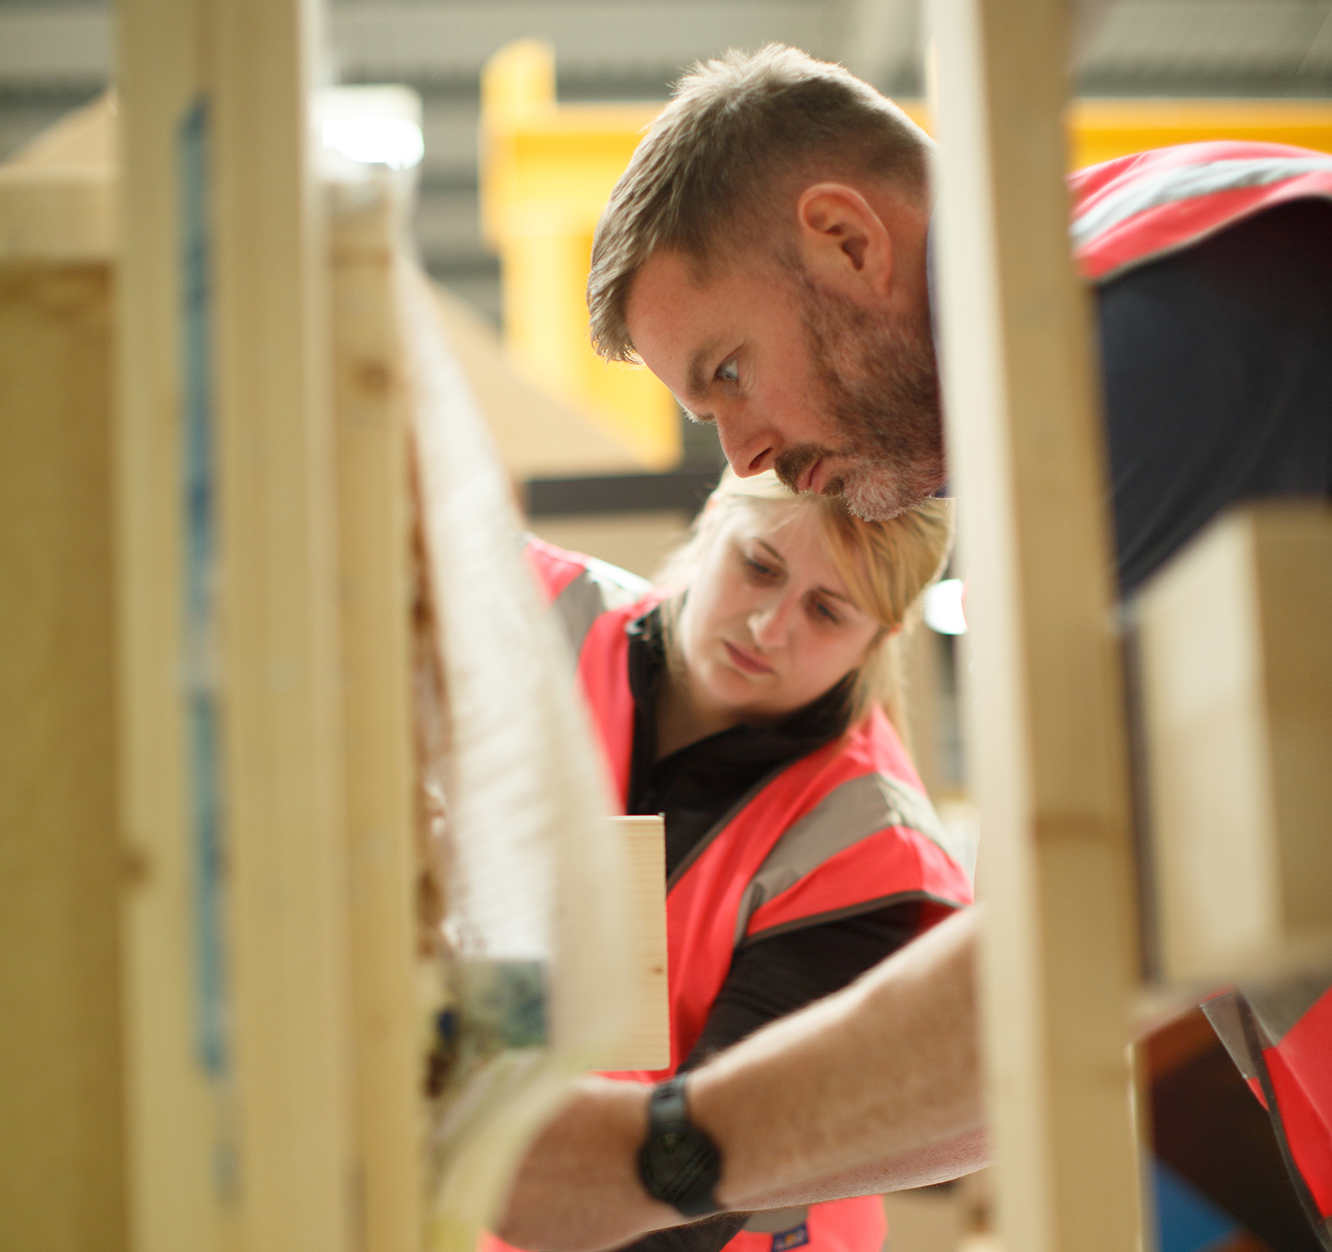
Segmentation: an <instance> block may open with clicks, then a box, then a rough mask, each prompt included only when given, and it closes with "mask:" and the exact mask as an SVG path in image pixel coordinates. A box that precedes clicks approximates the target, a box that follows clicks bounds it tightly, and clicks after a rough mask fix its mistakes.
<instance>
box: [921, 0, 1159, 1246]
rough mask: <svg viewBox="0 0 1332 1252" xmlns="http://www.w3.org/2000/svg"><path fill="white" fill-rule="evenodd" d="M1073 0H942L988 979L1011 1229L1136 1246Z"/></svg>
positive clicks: (954, 381) (951, 349)
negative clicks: (1073, 222) (1074, 108)
mask: <svg viewBox="0 0 1332 1252" xmlns="http://www.w3.org/2000/svg"><path fill="white" fill-rule="evenodd" d="M1064 8H1065V5H1064V0H934V8H933V27H934V36H935V40H936V43H937V57H938V62H937V78H938V81H937V88H938V99H937V103H936V108H937V112H936V114H935V116H936V117H937V119H938V123H939V136H940V139H941V142H942V145H943V148H942V156H941V173H942V227H943V236H942V240H941V242H942V249H941V257H940V259H941V262H942V274H941V276H942V290H941V296H942V305H941V312H942V326H943V332H944V334H943V339H942V354H943V365H944V368H945V371H946V373H945V381H946V387H945V390H946V395H947V406H948V449H949V468H950V474H951V475H952V477H953V480H954V486H955V487H956V489H957V493H958V495H959V497H960V501H961V509H960V520H961V539H962V544H963V548H964V552H965V556H966V559H967V563H968V568H969V571H970V575H971V596H970V600H969V609H970V616H971V618H972V625H973V644H974V649H975V653H974V655H975V671H976V673H975V692H976V696H977V701H976V707H975V708H974V709H973V710H972V711H971V732H972V733H971V736H970V739H971V742H972V744H973V758H974V759H975V761H976V765H977V771H978V772H977V778H978V782H979V791H980V798H981V803H982V806H983V813H984V822H985V853H984V855H985V862H986V875H987V884H988V899H989V903H988V906H987V907H988V910H989V912H988V916H987V917H986V921H985V942H984V947H983V955H982V987H983V991H982V997H983V1005H984V1019H985V1032H986V1056H987V1070H988V1081H989V1100H990V1113H991V1119H992V1124H993V1128H994V1136H995V1139H994V1142H995V1148H996V1159H997V1162H998V1165H999V1170H998V1175H999V1182H998V1187H999V1192H998V1194H999V1218H1000V1229H1001V1234H1002V1242H1003V1244H1004V1246H1005V1247H1006V1248H1007V1249H1009V1252H1130V1250H1131V1249H1133V1248H1135V1247H1137V1246H1138V1242H1139V1225H1140V1223H1139V1217H1138V1204H1139V1201H1138V1188H1137V1169H1136V1162H1135V1153H1134V1143H1133V1136H1132V1130H1131V1094H1130V1093H1131V1087H1130V1073H1129V1063H1128V1056H1127V1047H1126V1045H1127V1006H1128V998H1129V994H1130V991H1131V986H1132V980H1133V977H1134V971H1135V969H1136V960H1135V948H1134V944H1135V938H1134V936H1135V934H1136V929H1135V924H1134V900H1133V888H1132V876H1131V864H1130V858H1131V841H1130V831H1129V804H1128V793H1127V782H1126V768H1125V747H1124V728H1123V712H1122V693H1121V687H1120V674H1119V666H1118V651H1117V642H1116V638H1115V633H1114V630H1113V627H1112V616H1111V600H1112V589H1111V588H1112V579H1111V569H1112V566H1111V563H1110V539H1109V529H1108V525H1107V520H1108V519H1107V518H1106V517H1105V516H1104V515H1103V514H1104V508H1103V503H1102V502H1103V501H1104V500H1105V498H1106V494H1107V493H1106V486H1105V475H1104V472H1103V468H1102V460H1103V443H1102V437H1101V432H1100V425H1099V422H1098V420H1097V403H1096V398H1095V397H1096V384H1095V367H1094V361H1093V359H1092V354H1091V346H1092V327H1091V322H1090V316H1089V314H1090V310H1089V307H1088V301H1087V297H1086V295H1085V293H1084V291H1083V290H1081V289H1080V284H1079V282H1078V280H1077V278H1076V276H1075V274H1074V270H1073V265H1072V262H1071V260H1070V257H1069V244H1068V234H1067V221H1068V200H1067V193H1066V191H1065V186H1064V179H1063V175H1064V168H1065V160H1066V146H1065V140H1064V135H1063V130H1062V125H1061V120H1060V119H1061V116H1062V113H1063V110H1064V106H1065V103H1066V80H1065V65H1066V63H1067V58H1068V52H1067V47H1068V45H1067V39H1066V34H1065V19H1066V14H1065V12H1064Z"/></svg>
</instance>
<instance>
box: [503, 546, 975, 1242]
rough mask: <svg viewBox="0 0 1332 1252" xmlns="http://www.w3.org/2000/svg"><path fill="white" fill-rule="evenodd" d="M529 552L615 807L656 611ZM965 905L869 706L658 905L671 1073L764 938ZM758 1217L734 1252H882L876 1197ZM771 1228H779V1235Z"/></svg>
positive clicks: (758, 799)
mask: <svg viewBox="0 0 1332 1252" xmlns="http://www.w3.org/2000/svg"><path fill="white" fill-rule="evenodd" d="M528 555H529V557H530V559H531V562H532V565H533V567H534V568H535V570H536V572H537V575H538V578H539V580H540V582H541V584H542V586H543V588H544V589H545V592H546V595H547V597H548V598H549V600H550V602H551V608H552V612H553V613H554V615H555V617H556V619H557V621H558V622H559V624H560V625H561V627H562V628H563V630H564V632H565V634H566V636H567V637H568V639H569V643H570V646H571V648H572V650H573V653H574V655H575V656H576V657H577V664H578V677H579V680H580V686H581V687H582V691H583V694H584V696H585V698H586V700H587V704H588V707H589V709H590V711H591V713H592V718H593V721H594V723H595V724H596V727H597V729H598V731H599V732H600V739H601V743H602V747H603V749H604V752H605V756H606V765H607V770H608V773H609V775H610V778H611V780H612V784H613V787H614V790H615V795H616V798H617V800H618V802H619V804H620V806H621V808H623V807H624V805H625V803H626V801H627V796H628V790H629V763H630V757H631V754H632V750H633V733H634V701H633V696H632V694H631V693H630V690H629V638H628V635H627V634H626V633H625V627H626V626H627V625H628V624H629V623H630V622H631V621H633V620H634V619H635V618H637V617H639V616H640V615H641V614H643V613H644V612H646V611H647V610H648V609H649V608H651V607H652V605H653V603H655V597H654V594H653V593H652V592H649V591H646V589H645V586H644V585H643V584H641V583H639V584H638V585H637V586H635V585H634V583H633V582H632V581H631V578H632V576H626V575H625V574H624V573H623V571H619V570H615V569H614V568H613V567H610V566H605V565H602V564H601V563H599V562H593V561H589V560H588V559H587V558H585V557H581V556H578V555H576V554H574V553H570V552H565V551H563V550H561V549H558V548H553V547H552V546H551V545H549V544H546V543H544V542H542V541H540V540H530V541H529V544H528ZM907 900H923V901H928V902H933V903H935V904H937V905H938V906H940V907H939V908H938V910H937V914H936V916H937V917H942V916H944V914H945V913H946V912H948V911H951V910H952V909H954V908H959V907H961V906H963V905H966V904H970V903H971V885H970V883H969V882H968V880H967V875H966V873H965V871H964V870H963V869H962V865H961V860H960V857H959V856H958V855H955V854H954V853H953V852H952V851H951V850H950V840H949V836H948V834H947V832H946V831H945V829H944V828H943V826H942V824H941V823H940V822H939V819H938V817H937V816H936V815H935V813H934V810H933V808H932V807H931V805H930V803H929V801H928V800H927V799H926V798H925V795H924V792H923V789H922V787H921V783H920V779H919V778H918V777H917V775H916V771H915V769H914V768H913V766H912V764H911V761H910V759H909V758H908V757H907V754H906V751H905V749H904V748H903V747H902V744H901V741H900V740H899V739H898V737H897V734H896V732H895V731H894V730H893V728H892V726H891V724H890V723H889V721H888V719H887V718H886V717H885V716H884V715H883V713H882V712H881V711H879V710H877V709H876V710H875V711H874V712H872V713H871V714H870V715H869V716H867V717H866V718H864V719H862V720H861V722H860V723H859V724H858V725H856V726H855V727H853V728H852V729H851V730H850V731H848V732H847V733H846V734H845V735H843V736H842V737H840V738H838V739H836V740H834V741H833V742H831V743H828V744H825V745H824V746H823V747H821V748H819V749H817V750H816V751H814V752H812V753H810V754H809V755H808V756H806V757H803V758H801V759H800V760H798V761H794V762H793V763H791V764H790V765H788V766H786V768H785V769H783V770H782V771H781V772H780V773H779V774H778V775H777V776H776V777H775V778H773V779H772V780H771V781H770V782H768V783H767V784H766V785H765V786H763V787H762V788H761V789H760V790H759V791H758V793H757V794H755V795H753V796H751V797H750V798H749V799H748V800H747V801H746V802H745V803H744V804H743V805H742V807H741V808H740V810H739V811H738V812H734V813H732V814H730V815H729V816H728V817H727V818H726V819H724V820H723V821H722V822H721V823H719V825H718V827H716V828H715V829H714V830H713V831H712V832H710V834H709V836H708V838H707V839H706V840H705V841H704V842H703V843H702V844H701V845H700V847H699V848H698V849H696V850H695V852H694V853H693V854H691V856H690V858H689V859H688V860H687V861H686V863H685V864H683V865H681V866H680V867H679V868H677V870H676V871H675V873H674V874H673V875H672V878H671V881H670V883H669V888H668V894H667V901H666V928H667V951H668V971H669V972H668V979H669V985H670V1005H671V1064H670V1067H669V1068H668V1069H664V1070H660V1071H655V1072H650V1073H647V1072H643V1073H632V1074H625V1075H624V1076H625V1077H626V1078H637V1079H644V1080H648V1081H654V1082H655V1081H659V1080H660V1079H663V1078H668V1077H670V1076H671V1075H672V1074H673V1073H674V1072H675V1070H676V1069H677V1067H678V1066H679V1065H680V1063H681V1062H682V1061H683V1060H684V1059H685V1057H687V1056H688V1055H689V1053H690V1051H691V1050H692V1049H693V1047H694V1044H695V1043H696V1042H697V1040H698V1038H699V1035H700V1034H701V1033H702V1030H703V1026H704V1024H705V1023H706V1021H707V1018H708V1013H709V1011H710V1010H711V1008H712V1004H713V1001H714V1000H715V999H716V998H717V994H718V993H719V992H720V990H721V988H722V984H723V983H724V982H725V981H726V976H727V973H728V972H729V970H730V967H731V961H732V958H733V957H734V955H735V953H736V951H737V949H739V948H741V947H742V946H744V945H746V944H747V943H751V942H754V941H756V940H760V939H762V938H764V937H765V936H767V935H775V934H778V933H781V932H783V931H788V930H794V929H799V928H801V927H804V926H809V925H815V924H817V923H818V922H820V921H825V920H831V919H833V918H837V917H842V916H848V915H851V914H854V913H857V912H863V911H866V910H869V909H874V908H879V907H882V906H884V905H888V904H893V903H896V902H899V901H907ZM773 1221H774V1215H772V1214H764V1215H763V1217H762V1218H759V1219H757V1224H760V1225H761V1226H762V1230H756V1229H746V1230H743V1231H741V1232H740V1233H739V1234H738V1235H736V1236H735V1238H734V1239H733V1240H731V1242H730V1243H729V1244H728V1245H727V1247H728V1248H729V1249H731V1250H732V1252H786V1250H787V1249H794V1248H796V1247H803V1246H806V1245H808V1246H809V1248H810V1249H812V1250H813V1252H879V1250H880V1249H881V1248H882V1246H883V1239H884V1233H885V1224H884V1216H883V1205H882V1203H881V1201H880V1200H879V1199H878V1197H876V1196H862V1197H857V1198H855V1199H850V1200H837V1201H832V1202H829V1203H826V1204H817V1205H813V1206H811V1207H810V1208H809V1209H807V1210H806V1209H797V1210H791V1211H790V1212H789V1213H787V1214H783V1215H782V1216H781V1219H780V1220H779V1221H777V1224H776V1225H774V1224H773ZM779 1227H780V1228H779Z"/></svg>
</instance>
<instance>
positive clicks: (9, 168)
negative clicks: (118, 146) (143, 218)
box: [0, 93, 120, 261]
mask: <svg viewBox="0 0 1332 1252" xmlns="http://www.w3.org/2000/svg"><path fill="white" fill-rule="evenodd" d="M115 122H116V106H115V101H114V99H113V97H112V96H111V95H110V93H108V94H107V95H104V96H102V97H100V98H99V99H97V100H95V101H93V103H92V104H89V105H85V106H84V107H83V108H81V109H76V110H75V111H74V112H73V113H71V114H69V115H68V116H66V117H64V118H61V120H60V121H59V122H57V123H56V124H55V125H54V126H52V127H51V128H50V129H49V130H45V131H43V132H42V133H41V134H40V135H38V136H37V138H35V139H34V140H33V141H32V142H31V143H29V144H28V145H27V146H26V147H24V148H22V149H21V150H20V151H19V152H17V153H15V155H14V156H13V157H11V158H10V159H9V160H8V161H6V162H5V163H4V165H2V166H0V257H11V258H14V259H19V258H25V259H27V260H35V259H37V258H38V257H42V258H45V259H47V260H52V261H104V260H106V259H107V258H108V257H110V256H111V254H112V253H113V252H114V251H115V249H116V245H117V242H118V237H119V226H120V223H119V214H118V213H117V211H116V210H117V203H116V194H115V192H116V187H115V178H114V175H115V171H114V168H113V159H114V152H115V143H114V133H113V132H114V128H115Z"/></svg>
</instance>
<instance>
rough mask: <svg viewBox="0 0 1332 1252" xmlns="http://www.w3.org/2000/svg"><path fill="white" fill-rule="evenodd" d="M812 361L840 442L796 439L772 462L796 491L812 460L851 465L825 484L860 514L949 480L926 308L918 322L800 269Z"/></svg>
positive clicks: (874, 515)
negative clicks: (866, 304)
mask: <svg viewBox="0 0 1332 1252" xmlns="http://www.w3.org/2000/svg"><path fill="white" fill-rule="evenodd" d="M796 282H797V284H798V285H799V287H800V288H801V289H802V290H801V292H800V294H801V297H802V300H801V306H802V320H803V322H804V326H805V339H806V343H807V344H808V346H809V351H810V357H811V361H812V363H813V368H814V370H815V373H816V375H817V377H818V380H819V384H820V387H821V389H822V392H823V396H824V404H825V406H826V410H827V412H828V414H829V415H830V416H831V417H832V419H833V421H834V423H835V425H836V428H837V433H838V436H839V439H840V446H839V447H837V448H829V447H826V446H823V445H818V444H798V445H796V446H795V447H792V448H788V449H787V450H786V451H785V452H783V453H782V454H781V455H780V456H779V457H778V458H777V461H776V465H775V468H776V471H777V476H778V477H779V478H780V479H781V480H782V482H783V483H785V484H786V486H787V487H789V488H791V490H793V491H794V490H796V484H797V483H798V482H799V481H800V478H801V476H802V475H803V474H804V472H805V471H806V470H807V469H808V468H809V466H810V465H811V464H813V462H815V461H816V460H818V459H820V458H827V457H837V458H839V459H843V460H849V461H850V462H851V465H850V467H849V468H848V469H847V470H846V471H844V472H843V473H840V474H838V475H837V476H836V477H834V478H832V479H830V480H829V481H828V482H826V483H824V484H823V487H822V492H823V494H824V495H830V496H842V497H844V499H845V500H846V505H847V508H848V509H849V510H850V512H851V513H853V514H855V515H856V516H857V517H861V518H865V519H866V520H877V519H882V518H888V517H894V516H896V515H897V514H898V513H901V512H902V511H903V510H904V509H909V508H911V507H912V506H913V505H916V504H920V503H921V502H922V501H924V500H927V499H929V497H930V496H932V495H934V494H935V493H936V492H937V491H938V490H939V489H940V488H941V487H942V486H943V483H944V474H945V471H944V446H943V421H942V414H941V410H940V405H939V373H938V367H937V365H936V363H935V356H934V342H933V336H932V335H931V333H930V324H929V315H928V313H927V312H926V313H924V314H923V315H922V316H921V317H920V318H918V319H916V320H915V321H914V322H908V321H906V320H904V319H902V318H888V317H884V316H882V315H875V314H874V313H872V312H871V311H869V310H867V309H864V308H862V307H861V306H860V305H858V304H856V303H855V302H854V301H852V300H850V299H848V298H847V297H845V296H843V295H842V294H841V293H840V292H836V291H829V290H827V289H826V288H822V287H819V286H817V285H816V284H815V283H813V282H812V281H811V280H810V279H809V278H808V276H806V275H805V274H803V273H801V274H799V275H797V277H796Z"/></svg>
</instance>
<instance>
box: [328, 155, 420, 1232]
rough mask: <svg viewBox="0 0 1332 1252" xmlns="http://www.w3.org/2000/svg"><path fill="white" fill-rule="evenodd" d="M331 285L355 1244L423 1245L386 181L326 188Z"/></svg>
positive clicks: (406, 612)
mask: <svg viewBox="0 0 1332 1252" xmlns="http://www.w3.org/2000/svg"><path fill="white" fill-rule="evenodd" d="M329 194H330V197H331V201H330V202H331V214H330V221H331V229H332V238H331V241H330V242H331V259H332V272H331V288H330V306H331V311H332V322H333V360H334V375H333V377H334V409H335V417H336V432H337V474H338V545H339V547H338V557H339V563H338V567H339V591H340V596H341V604H342V615H341V627H342V691H343V725H344V727H345V732H344V733H345V739H344V753H345V759H346V763H347V767H346V771H345V794H346V806H347V809H346V812H347V848H348V858H349V868H350V875H351V880H350V893H349V903H350V917H349V922H350V927H351V945H350V959H351V983H352V1028H353V1035H354V1048H355V1071H356V1072H355V1082H356V1093H355V1096H356V1149H355V1151H356V1160H357V1173H358V1175H359V1178H360V1192H361V1196H360V1205H359V1220H360V1223H361V1231H360V1245H361V1246H363V1247H364V1248H365V1250H366V1252H414V1250H416V1249H419V1248H420V1246H421V1232H422V1229H423V1225H422V1223H423V1205H422V1199H423V1196H424V1188H425V1172H424V1168H423V1155H422V1148H423V1145H424V1141H425V1110H424V1107H423V1097H422V1094H421V1087H422V1051H423V1047H422V1039H421V1026H420V1021H419V1018H420V1016H421V1013H420V1010H419V1009H418V1007H417V994H418V993H417V982H416V978H417V968H416V930H415V911H416V871H417V866H416V852H415V821H416V803H415V797H416V785H417V783H416V761H415V759H414V747H413V742H412V710H411V697H412V672H411V638H410V629H409V628H410V621H411V607H412V606H411V594H412V593H411V570H410V568H409V553H410V547H411V542H410V540H411V535H410V525H411V519H410V510H409V506H408V493H407V487H408V467H407V427H408V421H409V413H408V407H407V386H408V380H407V378H406V376H405V371H404V361H403V357H402V344H401V340H400V338H399V335H398V327H397V317H396V302H395V299H394V282H395V268H396V265H397V264H401V256H402V251H403V245H404V241H405V223H404V221H403V218H404V216H405V212H404V206H403V203H402V200H403V197H402V195H401V193H400V192H399V190H398V185H397V184H395V182H394V181H393V180H391V179H384V180H382V181H378V180H377V181H373V182H368V183H356V184H352V185H347V186H337V185H335V186H333V187H331V188H330V189H329Z"/></svg>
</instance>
